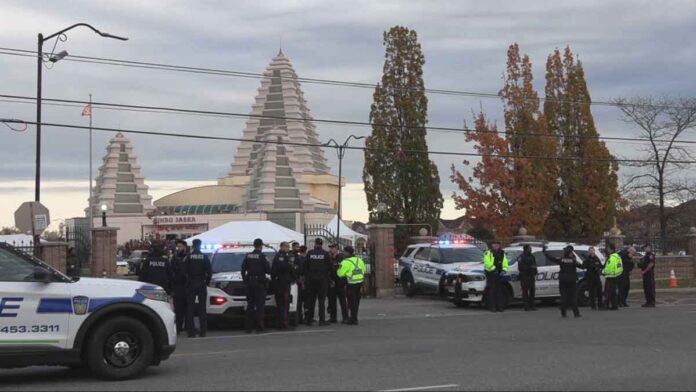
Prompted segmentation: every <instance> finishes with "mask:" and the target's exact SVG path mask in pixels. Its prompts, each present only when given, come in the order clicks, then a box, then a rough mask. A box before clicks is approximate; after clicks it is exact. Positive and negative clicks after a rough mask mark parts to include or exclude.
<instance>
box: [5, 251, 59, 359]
mask: <svg viewBox="0 0 696 392" xmlns="http://www.w3.org/2000/svg"><path fill="white" fill-rule="evenodd" d="M36 266H37V264H34V263H33V262H32V261H30V260H29V259H28V258H25V257H23V256H20V255H19V254H16V253H14V252H11V251H8V250H6V249H2V248H0V352H2V350H3V348H9V346H10V345H12V346H27V347H35V348H38V347H42V346H43V347H45V346H54V347H61V348H65V345H66V341H67V336H68V328H69V325H68V322H69V318H70V315H71V314H72V300H71V298H70V283H67V282H62V281H54V282H50V283H44V282H39V281H36V280H35V279H34V271H35V267H36Z"/></svg>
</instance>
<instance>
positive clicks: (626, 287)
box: [619, 249, 634, 307]
mask: <svg viewBox="0 0 696 392" xmlns="http://www.w3.org/2000/svg"><path fill="white" fill-rule="evenodd" d="M619 256H621V264H622V266H623V271H622V272H621V276H620V277H619V306H623V307H628V303H627V302H626V300H627V299H628V293H629V292H630V290H631V271H633V267H634V265H633V260H632V259H631V256H629V255H628V249H623V250H622V251H621V252H619Z"/></svg>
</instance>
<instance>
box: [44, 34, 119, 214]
mask: <svg viewBox="0 0 696 392" xmlns="http://www.w3.org/2000/svg"><path fill="white" fill-rule="evenodd" d="M80 26H83V27H87V28H89V29H91V30H92V31H94V32H95V33H97V34H99V35H100V36H102V37H104V38H113V39H118V40H121V41H128V38H125V37H119V36H117V35H112V34H109V33H104V32H101V31H99V30H97V29H95V28H94V27H92V26H90V25H88V24H87V23H76V24H74V25H72V26H70V27H67V28H65V29H63V30H61V31H59V32H57V33H54V34H51V35H49V36H48V37H44V36H43V34H41V33H39V38H38V53H37V54H38V57H37V62H36V64H37V69H36V184H35V188H34V200H35V201H39V200H40V199H41V186H40V184H41V77H42V75H41V71H42V70H41V66H42V65H43V62H44V53H43V44H44V42H46V41H48V40H50V39H53V38H56V37H58V38H57V39H58V40H59V41H66V40H67V39H68V37H67V36H66V35H65V33H66V32H67V31H68V30H72V29H74V28H75V27H80ZM57 43H58V42H56V44H57ZM53 49H55V45H54V46H53ZM67 55H68V52H67V51H65V50H63V51H61V52H59V53H57V54H55V55H54V54H53V51H51V54H50V55H49V56H48V61H50V62H52V63H56V62H58V61H60V60H62V59H64V58H65V57H66V56H67Z"/></svg>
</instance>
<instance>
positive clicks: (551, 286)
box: [534, 250, 563, 297]
mask: <svg viewBox="0 0 696 392" xmlns="http://www.w3.org/2000/svg"><path fill="white" fill-rule="evenodd" d="M547 253H548V254H549V255H551V256H553V257H562V256H563V251H561V250H549V251H547ZM534 258H535V259H536V262H537V280H536V291H537V293H538V296H540V297H557V296H559V295H560V292H559V289H558V276H559V275H560V273H561V267H560V266H559V265H558V264H554V263H552V262H551V261H550V260H549V259H548V258H546V255H544V252H541V251H540V252H536V253H534Z"/></svg>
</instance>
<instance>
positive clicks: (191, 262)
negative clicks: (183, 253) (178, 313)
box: [184, 238, 213, 338]
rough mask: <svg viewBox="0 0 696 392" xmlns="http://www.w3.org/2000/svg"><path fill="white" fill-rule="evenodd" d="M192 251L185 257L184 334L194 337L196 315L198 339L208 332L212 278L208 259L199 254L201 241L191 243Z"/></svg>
mask: <svg viewBox="0 0 696 392" xmlns="http://www.w3.org/2000/svg"><path fill="white" fill-rule="evenodd" d="M192 245H193V250H192V251H191V253H190V254H189V255H188V257H186V261H185V262H184V263H185V265H186V269H185V271H186V332H187V333H188V336H189V337H190V338H192V337H195V336H196V331H195V324H194V323H193V318H194V316H195V315H198V324H200V329H199V331H198V333H199V336H200V337H202V338H203V337H205V335H206V333H207V332H208V310H207V302H208V284H210V279H211V278H212V276H213V269H212V268H211V266H210V259H209V258H208V256H206V255H205V254H203V252H201V240H199V239H198V238H196V239H195V240H193V242H192Z"/></svg>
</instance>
